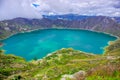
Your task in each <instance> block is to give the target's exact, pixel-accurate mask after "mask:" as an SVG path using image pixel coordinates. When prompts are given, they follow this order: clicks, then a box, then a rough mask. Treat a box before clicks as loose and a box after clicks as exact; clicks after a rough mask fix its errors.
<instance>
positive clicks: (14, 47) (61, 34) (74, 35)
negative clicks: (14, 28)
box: [2, 29, 117, 60]
mask: <svg viewBox="0 0 120 80" xmlns="http://www.w3.org/2000/svg"><path fill="white" fill-rule="evenodd" d="M116 39H117V38H116V37H113V36H110V35H108V34H103V33H97V32H92V31H87V30H66V29H60V30H58V29H48V30H38V31H33V32H29V33H20V34H16V35H14V36H12V37H10V38H7V39H5V40H3V41H2V42H3V43H4V46H3V49H5V50H6V54H9V53H10V54H11V53H12V54H15V55H17V56H22V57H24V58H25V59H26V60H31V59H33V58H35V57H37V58H39V59H40V58H43V57H45V56H46V55H47V54H48V53H51V52H53V51H56V50H59V49H61V48H73V49H75V50H81V51H84V52H89V53H95V54H102V53H103V51H104V50H103V48H104V47H105V46H107V45H108V42H109V41H114V40H116Z"/></svg>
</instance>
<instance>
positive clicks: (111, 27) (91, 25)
mask: <svg viewBox="0 0 120 80" xmlns="http://www.w3.org/2000/svg"><path fill="white" fill-rule="evenodd" d="M75 16H76V17H74V16H73V17H72V15H68V16H61V17H59V18H58V16H44V18H42V19H26V18H15V19H12V20H5V21H1V22H0V39H3V38H5V37H8V36H10V35H12V34H16V33H19V32H26V31H30V30H36V29H51V28H57V29H61V28H62V29H71V28H73V29H84V30H91V31H100V32H106V33H110V34H113V35H116V36H119V37H120V24H119V23H118V22H117V21H116V20H115V18H111V17H105V16H90V17H89V16H82V17H79V19H77V15H75Z"/></svg>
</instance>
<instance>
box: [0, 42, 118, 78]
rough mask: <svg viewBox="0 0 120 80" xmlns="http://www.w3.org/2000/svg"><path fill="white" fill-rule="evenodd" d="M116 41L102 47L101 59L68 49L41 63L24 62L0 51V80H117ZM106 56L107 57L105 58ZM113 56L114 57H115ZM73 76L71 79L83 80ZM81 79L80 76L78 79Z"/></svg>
mask: <svg viewBox="0 0 120 80" xmlns="http://www.w3.org/2000/svg"><path fill="white" fill-rule="evenodd" d="M119 43H120V40H117V41H116V42H112V43H111V44H110V46H108V47H106V49H105V50H106V51H105V54H104V55H93V54H89V53H84V52H81V51H77V50H73V49H71V48H68V49H61V50H58V51H56V52H54V53H52V54H50V55H48V56H46V57H45V58H43V59H42V60H36V58H35V60H33V61H31V62H26V61H25V60H24V59H23V58H21V57H17V56H13V55H5V54H4V51H2V50H1V51H0V79H1V80H3V79H6V80H62V78H63V76H64V75H71V76H73V75H75V74H76V72H79V71H84V72H85V73H86V74H85V75H84V77H85V79H86V80H119V79H120V55H119V53H120V46H119ZM108 53H109V55H108ZM116 55H117V56H116ZM78 77H81V75H78V74H77V78H76V77H74V79H72V78H69V77H66V78H64V79H65V80H79V79H80V80H83V78H78ZM82 77H83V75H82Z"/></svg>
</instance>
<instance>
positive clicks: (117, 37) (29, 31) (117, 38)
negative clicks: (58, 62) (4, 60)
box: [0, 28, 120, 62]
mask: <svg viewBox="0 0 120 80" xmlns="http://www.w3.org/2000/svg"><path fill="white" fill-rule="evenodd" d="M50 29H58V30H61V29H68V30H84V31H90V32H96V33H102V34H106V35H109V36H113V37H115V38H116V40H114V41H108V43H107V44H108V45H106V46H105V47H103V52H102V53H101V54H94V53H92V55H101V56H102V55H104V54H105V48H106V47H108V46H109V45H110V42H115V41H117V40H119V39H120V37H119V36H115V35H112V34H110V33H106V32H101V31H95V30H86V29H80V28H45V29H43V28H39V29H34V30H28V31H22V32H17V33H14V34H11V35H10V36H7V37H6V38H4V39H0V42H1V41H3V40H5V39H8V38H10V37H11V36H14V35H17V34H24V33H31V32H34V31H39V30H50ZM2 44H3V43H2ZM3 46H4V45H3ZM79 51H81V50H79ZM81 52H84V51H81ZM52 53H54V52H52ZM52 53H48V55H49V54H50V55H52ZM84 53H86V54H88V53H87V52H84ZM48 55H47V56H48ZM15 56H16V55H15ZM20 57H21V56H20ZM45 57H46V56H45ZM22 58H23V57H22ZM43 58H44V57H43ZM43 58H41V59H43ZM41 59H38V60H37V61H39V60H41ZM30 61H32V60H30ZM30 61H28V62H30Z"/></svg>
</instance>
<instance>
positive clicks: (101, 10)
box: [36, 0, 120, 16]
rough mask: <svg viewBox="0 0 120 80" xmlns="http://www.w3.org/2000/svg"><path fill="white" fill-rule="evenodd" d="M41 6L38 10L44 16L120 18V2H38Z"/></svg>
mask: <svg viewBox="0 0 120 80" xmlns="http://www.w3.org/2000/svg"><path fill="white" fill-rule="evenodd" d="M36 3H37V4H40V5H41V6H40V7H38V8H37V10H38V11H40V12H41V13H42V14H48V13H51V12H52V13H55V14H68V13H73V14H80V15H83V14H86V15H100V14H101V15H104V16H120V15H119V14H115V13H116V12H117V13H120V8H116V7H115V5H117V6H118V3H120V2H119V0H36Z"/></svg>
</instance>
